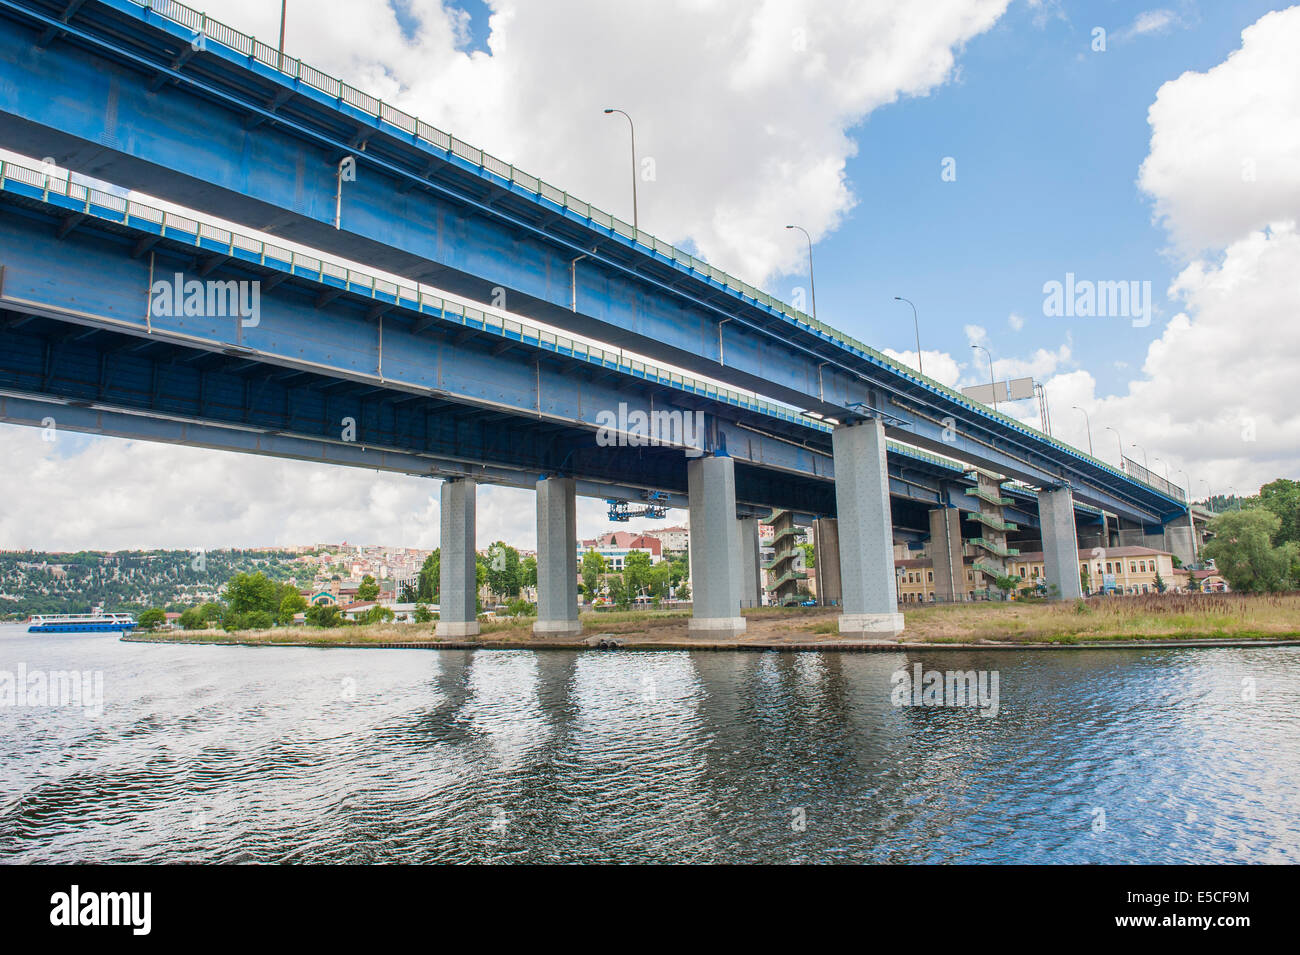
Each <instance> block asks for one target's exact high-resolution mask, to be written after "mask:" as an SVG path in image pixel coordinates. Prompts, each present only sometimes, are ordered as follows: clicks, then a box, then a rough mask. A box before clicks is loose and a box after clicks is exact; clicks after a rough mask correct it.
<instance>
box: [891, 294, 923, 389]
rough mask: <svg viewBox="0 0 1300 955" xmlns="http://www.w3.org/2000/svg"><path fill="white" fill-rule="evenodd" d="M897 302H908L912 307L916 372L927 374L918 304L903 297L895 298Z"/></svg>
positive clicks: (897, 296)
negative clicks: (922, 356) (917, 309)
mask: <svg viewBox="0 0 1300 955" xmlns="http://www.w3.org/2000/svg"><path fill="white" fill-rule="evenodd" d="M894 301H895V302H906V303H907V304H908V305H911V306H912V325H913V326H915V328H916V370H917V371H919V372H920V373H921V374H923V375H924V374H925V369H924V368H922V367H921V320H920V319H919V318H917V317H916V303H915V302H913V301H912V300H911V299H910V298H903V296H901V295H895V296H894Z"/></svg>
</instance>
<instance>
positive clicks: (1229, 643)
mask: <svg viewBox="0 0 1300 955" xmlns="http://www.w3.org/2000/svg"><path fill="white" fill-rule="evenodd" d="M120 642H122V643H157V644H165V645H168V646H194V647H265V648H273V647H292V648H296V649H304V650H566V651H574V650H591V651H597V652H608V651H610V650H631V651H657V652H663V651H681V650H685V651H691V650H708V651H734V650H746V651H752V652H757V653H772V652H789V653H845V652H859V653H862V652H865V653H881V652H885V653H888V652H896V651H899V650H963V651H971V650H985V651H995V652H1005V651H1008V650H1012V651H1016V650H1151V649H1156V650H1176V649H1191V648H1201V649H1214V648H1229V647H1288V646H1292V647H1300V633H1296V634H1294V635H1290V636H1261V637H1195V636H1186V637H1182V636H1180V637H1168V638H1159V637H1157V638H1152V639H1150V640H1133V639H1131V638H1128V637H1122V638H1121V637H1116V638H1114V639H1104V638H1103V639H1101V640H1089V641H1070V640H1057V641H1053V642H1044V643H1037V642H1035V643H1030V642H1023V643H1016V642H1011V641H992V640H986V641H981V642H978V643H969V642H953V641H925V640H895V641H873V642H868V641H854V640H825V641H798V642H789V641H787V642H774V641H758V642H754V641H750V642H743V643H742V642H738V641H721V640H701V641H693V642H685V641H676V640H643V641H631V640H625V639H620V638H619V637H618V635H616V634H612V633H611V634H596V635H594V636H593V637H588V638H584V639H581V640H572V639H570V640H564V641H556V640H536V641H534V640H526V639H525V640H519V639H510V640H492V641H488V640H480V641H472V640H445V641H435V640H427V641H410V642H393V643H376V642H370V643H365V642H356V641H338V640H331V641H321V640H316V641H312V640H285V641H275V642H272V641H269V640H239V639H227V640H202V639H199V640H195V639H170V638H168V637H165V636H132V635H128V634H123V635H122V637H121V638H120Z"/></svg>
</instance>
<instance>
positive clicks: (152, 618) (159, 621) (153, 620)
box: [135, 607, 167, 630]
mask: <svg viewBox="0 0 1300 955" xmlns="http://www.w3.org/2000/svg"><path fill="white" fill-rule="evenodd" d="M166 622H167V612H166V611H165V610H162V609H161V608H159V607H151V608H150V609H148V610H146V611H144V612H143V613H141V614H140V616H139V617H137V618H136V622H135V625H136V626H137V627H139V628H140V629H141V630H156V629H158V628H159V627H161V626H162V625H163V624H164V623H166Z"/></svg>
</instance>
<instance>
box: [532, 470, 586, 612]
mask: <svg viewBox="0 0 1300 955" xmlns="http://www.w3.org/2000/svg"><path fill="white" fill-rule="evenodd" d="M575 485H576V482H575V481H574V480H573V478H560V477H550V478H542V479H541V480H540V481H538V482H537V622H536V623H534V624H533V633H547V634H562V635H564V636H566V637H573V636H577V635H578V634H580V633H582V624H581V623H580V622H579V621H578V508H577V498H576V496H575V490H574V488H575Z"/></svg>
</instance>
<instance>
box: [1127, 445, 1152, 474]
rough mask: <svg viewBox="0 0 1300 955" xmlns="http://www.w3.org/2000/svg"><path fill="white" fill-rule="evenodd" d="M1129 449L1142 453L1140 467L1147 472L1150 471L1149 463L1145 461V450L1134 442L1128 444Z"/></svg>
mask: <svg viewBox="0 0 1300 955" xmlns="http://www.w3.org/2000/svg"><path fill="white" fill-rule="evenodd" d="M1129 447H1130V448H1137V449H1138V450H1139V451H1141V452H1142V466H1143V467H1144V468H1146V469H1147V471H1148V472H1149V471H1150V470H1151V462H1150V461H1148V460H1147V449H1146V448H1144V447H1142V446H1140V445H1139V444H1138V443H1137V442H1136V441H1134V442H1133V443H1132V444H1130V445H1129Z"/></svg>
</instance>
